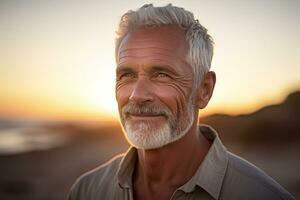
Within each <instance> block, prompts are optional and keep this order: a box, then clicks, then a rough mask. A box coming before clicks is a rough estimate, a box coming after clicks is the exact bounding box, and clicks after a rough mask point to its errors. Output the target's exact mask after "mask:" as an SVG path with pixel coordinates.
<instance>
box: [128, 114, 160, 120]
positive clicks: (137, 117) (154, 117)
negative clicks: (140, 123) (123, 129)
mask: <svg viewBox="0 0 300 200" xmlns="http://www.w3.org/2000/svg"><path fill="white" fill-rule="evenodd" d="M129 117H130V118H131V119H133V120H159V119H163V118H164V116H163V115H129Z"/></svg>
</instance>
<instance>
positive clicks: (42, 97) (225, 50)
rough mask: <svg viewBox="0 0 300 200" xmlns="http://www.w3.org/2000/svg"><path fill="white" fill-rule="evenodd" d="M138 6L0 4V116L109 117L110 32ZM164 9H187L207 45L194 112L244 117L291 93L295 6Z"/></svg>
mask: <svg viewBox="0 0 300 200" xmlns="http://www.w3.org/2000/svg"><path fill="white" fill-rule="evenodd" d="M117 2H118V3H117ZM141 2H142V1H133V0H131V1H126V4H125V3H120V2H119V1H115V0H112V1H110V3H104V1H76V0H75V1H72V2H70V1H66V0H62V1H59V2H58V1H32V0H28V1H26V2H25V1H16V0H11V1H1V2H0V23H1V27H2V29H1V32H0V41H1V45H0V81H1V84H0V92H1V93H0V117H1V118H8V117H10V118H14V117H22V118H27V117H30V118H51V119H89V120H107V119H109V118H110V117H117V106H116V102H115V99H114V76H115V75H114V72H115V63H114V31H115V29H116V26H117V23H118V20H119V18H120V16H121V15H122V14H123V13H124V12H125V11H127V10H128V9H135V8H137V7H139V6H141V5H142V4H143V3H141ZM155 2H159V3H158V4H156V3H155ZM168 2H172V3H173V4H174V5H177V6H182V7H184V8H186V9H188V10H191V11H192V12H194V14H195V16H196V18H198V19H199V21H200V23H202V24H203V25H204V26H205V27H207V29H208V31H209V33H210V34H211V35H212V37H213V38H214V40H215V43H216V45H215V55H214V59H213V64H212V70H214V71H215V72H216V73H217V85H216V88H215V92H214V95H213V98H212V100H211V102H210V104H209V106H208V108H207V109H206V110H205V111H204V112H203V114H206V115H207V114H211V113H215V112H225V113H228V114H238V113H248V112H252V111H254V110H256V109H258V108H260V107H262V106H264V105H267V104H274V103H280V102H281V101H282V100H283V99H284V98H285V96H286V95H287V94H288V93H289V92H291V91H294V90H296V89H300V61H299V58H298V57H299V55H300V48H299V47H300V39H299V35H300V31H299V29H300V28H299V27H300V24H299V19H300V14H299V12H298V9H297V8H299V6H300V3H299V2H298V1H288V0H287V1H279V0H278V1H276V0H272V1H271V0H266V1H263V2H261V1H259V0H256V1H249V2H248V1H247V2H246V1H243V3H242V2H240V1H234V0H227V1H222V3H221V2H217V1H209V2H206V1H168ZM166 3H167V1H154V4H156V5H165V4H166ZM195 8H197V9H195Z"/></svg>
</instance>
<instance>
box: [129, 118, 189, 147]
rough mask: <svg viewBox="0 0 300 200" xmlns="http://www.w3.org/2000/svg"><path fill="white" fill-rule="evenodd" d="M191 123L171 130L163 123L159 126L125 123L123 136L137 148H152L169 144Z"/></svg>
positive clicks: (182, 134)
mask: <svg viewBox="0 0 300 200" xmlns="http://www.w3.org/2000/svg"><path fill="white" fill-rule="evenodd" d="M191 125H192V124H189V125H188V126H187V127H186V128H185V129H184V130H183V131H178V130H172V129H171V128H170V126H169V125H168V124H167V123H165V124H164V125H162V126H161V127H158V128H157V127H153V126H150V125H149V124H147V123H139V124H138V125H133V124H131V123H125V127H124V129H125V136H126V139H127V141H128V142H129V143H130V145H132V146H134V147H135V148H137V149H143V150H153V149H158V148H162V147H164V146H166V145H168V144H171V143H173V142H175V141H177V140H179V139H181V138H182V137H183V136H185V135H186V133H187V132H188V130H189V129H190V128H191Z"/></svg>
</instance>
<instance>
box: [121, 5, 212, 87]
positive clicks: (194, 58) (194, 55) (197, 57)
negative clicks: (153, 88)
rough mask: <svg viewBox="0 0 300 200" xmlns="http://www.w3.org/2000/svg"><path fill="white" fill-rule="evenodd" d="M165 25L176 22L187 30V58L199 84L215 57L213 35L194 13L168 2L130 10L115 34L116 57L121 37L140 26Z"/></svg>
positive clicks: (196, 84) (122, 18)
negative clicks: (196, 18) (162, 5)
mask: <svg viewBox="0 0 300 200" xmlns="http://www.w3.org/2000/svg"><path fill="white" fill-rule="evenodd" d="M163 25H177V26H178V27H179V28H182V29H183V30H185V32H186V41H187V43H188V46H189V49H188V53H187V57H186V61H187V62H188V63H189V64H190V65H191V67H192V69H193V73H194V84H195V86H199V84H200V83H201V81H202V78H203V76H204V75H205V74H206V72H208V71H209V70H210V67H211V61H212V57H213V45H214V42H213V39H212V37H211V36H210V35H209V34H208V33H207V29H206V28H205V27H203V26H202V25H201V24H200V23H199V21H198V20H195V18H194V15H193V13H191V12H189V11H187V10H185V9H184V8H179V7H176V6H172V4H168V5H166V6H164V7H154V6H153V5H152V4H146V5H144V6H142V7H141V8H139V9H138V10H136V11H132V10H129V11H128V12H127V13H125V14H124V15H123V16H122V17H121V20H120V24H119V27H118V30H117V32H116V33H117V37H116V48H115V53H116V59H118V50H119V45H120V43H121V41H122V39H123V38H124V37H125V36H126V35H127V34H128V33H129V32H131V31H134V30H135V29H138V28H139V27H159V26H163Z"/></svg>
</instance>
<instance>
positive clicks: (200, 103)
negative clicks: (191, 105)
mask: <svg viewBox="0 0 300 200" xmlns="http://www.w3.org/2000/svg"><path fill="white" fill-rule="evenodd" d="M215 84H216V74H215V72H213V71H209V72H207V73H206V74H205V76H204V78H203V80H202V82H201V84H200V86H199V88H198V94H197V99H196V105H197V107H198V109H203V108H205V107H206V106H207V104H208V102H209V100H210V98H211V96H212V94H213V91H214V88H215Z"/></svg>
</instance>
